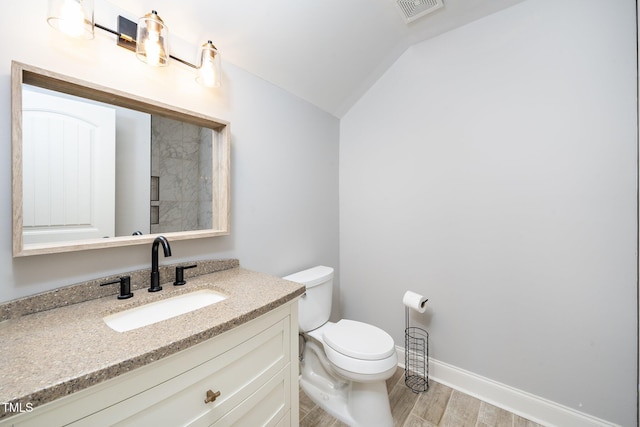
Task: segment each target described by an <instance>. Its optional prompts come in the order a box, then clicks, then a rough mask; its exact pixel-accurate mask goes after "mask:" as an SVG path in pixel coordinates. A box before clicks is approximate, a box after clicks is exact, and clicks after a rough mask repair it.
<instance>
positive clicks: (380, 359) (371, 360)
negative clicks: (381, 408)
mask: <svg viewBox="0 0 640 427" xmlns="http://www.w3.org/2000/svg"><path fill="white" fill-rule="evenodd" d="M308 334H309V336H311V337H313V338H315V339H317V340H319V341H320V342H321V343H322V345H323V348H324V353H325V355H326V356H327V359H329V361H330V362H331V364H332V365H334V368H335V369H336V370H337V371H338V372H340V373H342V374H343V375H346V376H347V377H353V374H355V375H356V377H357V378H358V380H366V378H365V377H368V376H379V375H383V376H388V375H387V373H388V372H390V371H391V372H392V371H394V370H395V369H396V366H397V364H398V356H397V354H396V350H395V344H394V342H393V339H392V338H391V336H390V335H389V334H387V333H386V332H385V331H383V330H382V329H379V328H377V327H375V326H373V325H369V324H367V323H362V322H356V321H354V320H344V319H343V320H340V321H338V322H337V323H331V322H327V323H325V324H324V325H322V326H321V327H320V328H318V329H316V330H314V331H311V332H309V333H308ZM349 373H351V374H349ZM363 376H364V377H363ZM385 379H386V378H385Z"/></svg>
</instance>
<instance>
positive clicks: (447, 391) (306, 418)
mask: <svg viewBox="0 0 640 427" xmlns="http://www.w3.org/2000/svg"><path fill="white" fill-rule="evenodd" d="M387 390H388V391H389V402H390V403H391V413H392V414H393V422H394V427H434V426H447V427H542V426H541V425H540V424H537V423H534V422H532V421H529V420H526V419H524V418H522V417H520V416H518V415H515V414H512V413H511V412H507V411H505V410H504V409H500V408H497V407H495V406H493V405H490V404H488V403H486V402H483V401H481V400H479V399H476V398H475V397H471V396H468V395H466V394H464V393H461V392H459V391H456V390H453V389H451V388H449V387H447V386H444V385H442V384H439V383H437V382H435V381H433V380H429V390H428V391H426V392H424V393H419V394H416V393H413V392H412V391H411V390H410V389H409V388H407V386H405V384H404V370H402V369H401V368H398V370H397V371H396V373H395V374H394V376H393V377H391V378H389V379H388V380H387ZM300 426H301V427H346V426H347V425H346V424H344V423H343V422H341V421H338V420H337V419H335V418H334V417H332V416H331V415H329V414H327V413H326V412H325V411H323V410H322V409H321V408H320V407H318V406H317V405H316V404H315V403H313V401H312V400H311V399H309V398H308V397H307V396H306V395H305V394H304V392H302V390H301V391H300ZM371 427H375V426H371Z"/></svg>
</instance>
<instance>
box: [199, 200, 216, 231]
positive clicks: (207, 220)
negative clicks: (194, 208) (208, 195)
mask: <svg viewBox="0 0 640 427" xmlns="http://www.w3.org/2000/svg"><path fill="white" fill-rule="evenodd" d="M212 208H213V202H211V201H206V202H203V201H201V202H200V203H198V229H199V230H207V229H210V228H213V210H212Z"/></svg>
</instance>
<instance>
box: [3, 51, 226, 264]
mask: <svg viewBox="0 0 640 427" xmlns="http://www.w3.org/2000/svg"><path fill="white" fill-rule="evenodd" d="M11 115H12V117H11V127H12V129H11V131H12V205H13V206H12V211H13V256H14V257H21V256H28V255H40V254H49V253H59V252H71V251H81V250H88V249H99V248H109V247H118V246H130V245H139V244H147V243H150V242H152V241H153V240H154V239H155V237H157V236H158V235H160V234H162V235H164V236H166V237H167V238H168V239H169V240H185V239H197V238H203V237H212V236H219V235H226V234H229V220H230V212H229V208H230V183H229V168H230V138H231V137H230V129H229V123H228V122H226V121H224V120H219V119H216V118H212V117H208V116H205V115H202V114H199V113H195V112H192V111H188V110H184V109H180V108H175V107H172V106H170V105H166V104H163V103H159V102H155V101H153V100H149V99H145V98H142V97H139V96H136V95H132V94H128V93H124V92H121V91H118V90H114V89H110V88H107V87H103V86H99V85H96V84H93V83H89V82H85V81H82V80H79V79H76V78H73V77H69V76H65V75H61V74H57V73H54V72H50V71H47V70H43V69H40V68H37V67H34V66H30V65H26V64H22V63H19V62H15V61H14V62H12V66H11Z"/></svg>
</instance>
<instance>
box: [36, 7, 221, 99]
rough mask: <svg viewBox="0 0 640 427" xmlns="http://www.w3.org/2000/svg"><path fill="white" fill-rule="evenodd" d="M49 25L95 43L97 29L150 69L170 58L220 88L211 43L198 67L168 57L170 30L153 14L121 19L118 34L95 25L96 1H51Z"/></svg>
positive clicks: (202, 52)
mask: <svg viewBox="0 0 640 427" xmlns="http://www.w3.org/2000/svg"><path fill="white" fill-rule="evenodd" d="M47 22H48V23H49V25H51V26H52V27H53V28H55V29H56V30H59V31H61V32H63V33H64V34H66V35H68V36H70V37H75V38H86V39H92V38H93V37H94V34H93V29H94V27H98V28H100V29H101V30H104V31H107V32H109V33H111V34H114V35H116V36H117V37H118V40H117V43H118V46H122V47H124V48H127V49H130V50H133V51H135V52H136V57H137V58H138V59H140V60H141V61H143V62H145V63H147V64H149V65H151V66H156V67H158V66H166V65H169V58H171V59H174V60H176V61H178V62H181V63H182V64H184V65H187V66H189V67H191V68H194V69H197V70H198V75H197V77H196V81H197V82H198V83H200V84H201V85H202V86H205V87H219V86H220V76H221V74H220V54H219V53H218V50H217V49H216V47H215V46H214V45H213V43H212V42H211V40H209V41H207V42H206V43H204V44H203V45H202V46H200V48H199V49H198V65H194V64H192V63H190V62H187V61H185V60H183V59H180V58H177V57H175V56H173V55H171V54H170V53H169V29H168V28H167V26H166V24H165V23H164V21H163V20H162V19H161V18H160V16H158V12H156V11H155V10H152V11H151V12H150V13H147V14H146V15H145V16H143V17H142V18H140V19H139V20H138V23H137V25H136V23H135V22H133V21H130V20H128V19H126V18H124V17H122V16H118V31H115V30H112V29H110V28H107V27H105V26H103V25H100V24H98V23H96V22H94V18H93V0H49V14H48V16H47Z"/></svg>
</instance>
